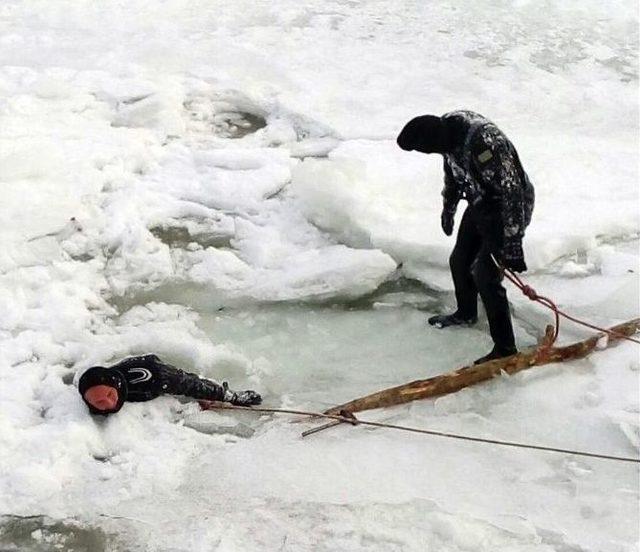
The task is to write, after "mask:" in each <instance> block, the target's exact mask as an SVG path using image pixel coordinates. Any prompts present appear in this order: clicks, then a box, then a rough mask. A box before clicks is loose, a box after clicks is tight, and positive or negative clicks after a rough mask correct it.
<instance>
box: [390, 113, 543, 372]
mask: <svg viewBox="0 0 640 552" xmlns="http://www.w3.org/2000/svg"><path fill="white" fill-rule="evenodd" d="M397 142H398V145H399V146H400V147H401V148H402V149H403V150H406V151H412V150H416V151H420V152H422V153H439V154H441V155H442V156H443V157H444V190H443V191H442V196H443V198H444V206H443V209H442V216H441V224H442V229H443V231H444V233H445V234H446V235H447V236H450V235H451V234H452V233H453V218H454V215H455V212H456V207H457V205H458V202H459V201H460V200H461V199H466V200H467V203H468V206H467V208H466V210H465V212H464V214H463V215H462V220H461V222H460V228H459V229H458V238H457V240H456V245H455V247H454V248H453V252H452V254H451V257H450V259H449V265H450V267H451V274H452V276H453V283H454V287H455V295H456V301H457V304H458V305H457V306H458V308H457V310H456V311H455V312H454V313H452V314H446V315H438V316H433V317H431V318H429V324H431V325H432V326H436V327H439V328H446V327H448V326H455V325H460V324H473V323H474V322H476V320H477V318H478V293H479V294H480V298H481V299H482V303H483V304H484V308H485V311H486V313H487V319H488V321H489V329H490V332H491V337H492V338H493V342H494V347H493V350H492V351H491V352H490V353H489V354H488V355H486V356H484V357H482V358H479V359H478V360H476V361H475V363H476V364H478V363H481V362H485V361H488V360H493V359H497V358H502V357H506V356H510V355H513V354H515V353H516V352H517V350H516V344H515V338H514V335H513V327H512V324H511V314H510V312H509V303H508V301H507V293H506V290H505V289H504V287H503V286H502V284H501V280H502V274H501V271H500V270H499V269H498V268H497V266H496V265H495V263H494V261H493V259H492V258H491V255H492V254H493V256H494V257H495V258H496V259H497V261H498V262H499V263H500V264H501V265H502V266H503V267H505V268H508V269H510V270H512V271H514V272H524V271H526V270H527V265H526V264H525V261H524V253H523V251H522V238H523V237H524V231H525V228H526V227H527V226H528V225H529V222H530V221H531V214H532V212H533V204H534V191H533V186H532V184H531V182H530V181H529V178H528V176H527V173H526V172H525V171H524V169H523V168H522V164H521V163H520V159H519V158H518V153H517V151H516V149H515V147H514V146H513V144H512V143H511V142H510V141H509V139H508V138H507V137H506V136H505V135H504V133H503V132H502V131H501V130H500V129H499V128H498V127H497V126H496V125H495V124H493V123H492V122H491V121H489V120H488V119H486V118H485V117H483V116H482V115H479V114H478V113H474V112H472V111H452V112H451V113H447V114H445V115H443V116H442V117H436V116H433V115H423V116H420V117H416V118H414V119H412V120H411V121H409V122H408V123H407V124H406V125H405V127H404V128H403V129H402V132H400V134H399V135H398V139H397Z"/></svg>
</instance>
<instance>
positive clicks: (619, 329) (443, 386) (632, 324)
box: [325, 318, 640, 414]
mask: <svg viewBox="0 0 640 552" xmlns="http://www.w3.org/2000/svg"><path fill="white" fill-rule="evenodd" d="M639 328H640V318H636V319H635V320H631V321H629V322H625V323H624V324H620V325H618V326H614V327H613V328H610V331H611V332H613V334H617V335H610V334H609V335H608V334H604V333H600V334H596V335H594V336H592V337H590V338H588V339H585V340H584V341H579V342H577V343H573V344H572V345H566V346H564V347H550V346H549V343H550V342H551V339H552V336H553V327H552V326H548V327H547V331H546V333H545V337H544V339H543V340H542V342H541V344H540V345H539V346H538V347H535V348H532V349H527V350H525V351H522V352H520V353H518V354H516V355H513V356H511V357H507V358H502V359H498V360H492V361H489V362H483V363H482V364H476V365H472V366H464V367H462V368H459V369H458V370H456V371H455V372H450V373H448V374H442V375H440V376H435V377H432V378H428V379H424V380H417V381H413V382H411V383H407V384H405V385H399V386H397V387H392V388H390V389H384V390H383V391H378V392H377V393H373V394H371V395H367V396H365V397H361V398H359V399H355V400H353V401H350V402H348V403H345V404H341V405H339V406H334V407H333V408H330V409H329V410H327V411H325V414H339V413H340V412H341V411H346V412H362V411H363V410H372V409H374V408H383V407H386V406H395V405H398V404H404V403H408V402H411V401H416V400H419V399H427V398H431V397H440V396H442V395H448V394H450V393H455V392H456V391H460V389H464V388H465V387H469V386H471V385H475V384H476V383H480V382H482V381H486V380H489V379H491V378H494V377H495V376H497V375H499V374H501V373H502V372H506V373H507V374H509V375H511V374H515V373H516V372H520V371H521V370H526V369H528V368H532V367H533V366H542V365H544V364H550V363H552V362H564V361H567V360H574V359H578V358H583V357H585V356H587V355H588V354H589V353H591V352H592V351H593V350H594V349H595V348H596V347H597V345H598V342H599V341H600V340H606V342H605V343H604V346H603V348H606V347H609V346H610V345H612V344H614V343H616V342H618V341H620V339H621V337H617V336H627V337H628V336H632V335H633V334H635V333H636V332H637V331H638V329H639Z"/></svg>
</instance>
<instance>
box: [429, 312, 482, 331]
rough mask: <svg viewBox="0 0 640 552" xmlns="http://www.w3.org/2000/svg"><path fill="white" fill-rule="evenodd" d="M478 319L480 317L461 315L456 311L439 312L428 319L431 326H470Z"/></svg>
mask: <svg viewBox="0 0 640 552" xmlns="http://www.w3.org/2000/svg"><path fill="white" fill-rule="evenodd" d="M477 321H478V318H477V317H475V316H472V317H464V316H460V315H459V314H458V313H457V312H454V313H453V314H437V315H436V316H432V317H431V318H429V319H428V320H427V322H429V325H430V326H435V327H436V328H447V327H448V326H462V325H467V326H469V325H471V324H475V323H476V322H477Z"/></svg>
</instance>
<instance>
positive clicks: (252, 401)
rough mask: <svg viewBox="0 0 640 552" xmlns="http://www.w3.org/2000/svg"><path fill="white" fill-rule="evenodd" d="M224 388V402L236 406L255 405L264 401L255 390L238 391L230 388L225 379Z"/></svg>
mask: <svg viewBox="0 0 640 552" xmlns="http://www.w3.org/2000/svg"><path fill="white" fill-rule="evenodd" d="M222 388H223V389H224V398H223V399H222V400H223V401H224V402H228V403H231V404H233V405H235V406H254V405H258V404H260V403H262V397H261V396H260V395H259V394H258V393H256V392H255V391H250V390H247V391H240V392H239V393H236V392H234V391H231V390H230V389H229V384H228V383H227V382H226V381H225V382H223V383H222Z"/></svg>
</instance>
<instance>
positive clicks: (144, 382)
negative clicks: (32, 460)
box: [78, 355, 262, 416]
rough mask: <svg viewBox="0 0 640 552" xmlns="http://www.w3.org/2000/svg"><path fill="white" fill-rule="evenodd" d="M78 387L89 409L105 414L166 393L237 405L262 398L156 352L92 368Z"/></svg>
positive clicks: (254, 402) (254, 401)
mask: <svg viewBox="0 0 640 552" xmlns="http://www.w3.org/2000/svg"><path fill="white" fill-rule="evenodd" d="M78 391H79V392H80V395H81V396H82V399H83V400H84V402H85V403H86V404H87V406H88V407H89V411H90V412H91V413H92V414H100V415H103V416H106V415H108V414H114V413H115V412H118V410H120V409H121V408H122V405H123V404H124V403H125V402H126V401H130V402H142V401H150V400H151V399H155V398H156V397H159V396H161V395H165V394H166V395H184V396H186V397H190V398H192V399H198V400H207V401H224V402H228V403H231V404H234V405H238V406H251V405H256V404H260V403H261V402H262V397H260V395H259V394H258V393H256V392H255V391H241V392H239V393H234V392H233V391H230V390H229V388H228V387H227V384H226V382H225V383H223V384H222V385H218V384H217V383H214V382H213V381H210V380H207V379H204V378H201V377H199V376H197V375H196V374H190V373H189V372H183V371H182V370H179V369H178V368H175V367H173V366H171V365H169V364H165V363H164V362H162V361H161V360H160V359H159V358H158V357H157V356H156V355H144V356H135V357H129V358H125V359H124V360H121V361H120V362H118V363H117V364H115V365H113V366H111V367H110V368H104V367H102V366H94V367H92V368H89V369H88V370H87V371H86V372H84V373H83V374H82V376H81V377H80V380H79V381H78Z"/></svg>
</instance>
